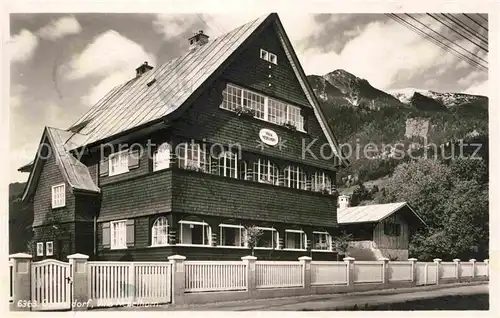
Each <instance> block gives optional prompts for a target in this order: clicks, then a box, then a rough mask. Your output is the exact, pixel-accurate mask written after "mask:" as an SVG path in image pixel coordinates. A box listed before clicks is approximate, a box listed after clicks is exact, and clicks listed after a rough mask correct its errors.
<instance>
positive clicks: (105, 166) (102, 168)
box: [99, 158, 109, 177]
mask: <svg viewBox="0 0 500 318" xmlns="http://www.w3.org/2000/svg"><path fill="white" fill-rule="evenodd" d="M108 162H109V161H108V158H106V159H103V160H101V162H100V163H99V176H101V177H105V176H107V175H108V173H109V163H108Z"/></svg>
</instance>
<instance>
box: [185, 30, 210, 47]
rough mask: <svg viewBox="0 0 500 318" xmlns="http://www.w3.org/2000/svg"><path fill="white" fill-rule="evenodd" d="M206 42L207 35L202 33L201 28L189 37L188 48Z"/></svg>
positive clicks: (199, 45)
mask: <svg viewBox="0 0 500 318" xmlns="http://www.w3.org/2000/svg"><path fill="white" fill-rule="evenodd" d="M207 43H208V35H206V34H205V33H203V30H200V31H198V33H195V34H194V35H193V36H192V37H190V38H189V50H194V49H196V48H197V47H201V46H203V45H205V44H207Z"/></svg>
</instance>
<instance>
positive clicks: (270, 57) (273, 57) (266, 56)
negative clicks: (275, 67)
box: [260, 49, 278, 64]
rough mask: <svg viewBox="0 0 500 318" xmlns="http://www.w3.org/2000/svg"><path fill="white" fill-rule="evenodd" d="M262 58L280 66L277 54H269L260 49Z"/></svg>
mask: <svg viewBox="0 0 500 318" xmlns="http://www.w3.org/2000/svg"><path fill="white" fill-rule="evenodd" d="M260 58H261V59H263V60H266V61H268V62H271V63H273V64H278V57H277V56H276V54H274V53H271V52H268V51H266V50H263V49H260Z"/></svg>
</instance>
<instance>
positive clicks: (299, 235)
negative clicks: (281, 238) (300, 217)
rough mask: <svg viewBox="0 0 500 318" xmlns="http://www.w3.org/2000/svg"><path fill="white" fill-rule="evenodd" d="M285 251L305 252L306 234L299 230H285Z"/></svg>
mask: <svg viewBox="0 0 500 318" xmlns="http://www.w3.org/2000/svg"><path fill="white" fill-rule="evenodd" d="M285 249H293V250H305V249H306V234H305V233H304V231H300V230H285Z"/></svg>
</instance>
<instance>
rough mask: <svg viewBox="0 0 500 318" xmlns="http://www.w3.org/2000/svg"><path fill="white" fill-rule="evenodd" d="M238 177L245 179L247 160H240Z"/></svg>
mask: <svg viewBox="0 0 500 318" xmlns="http://www.w3.org/2000/svg"><path fill="white" fill-rule="evenodd" d="M239 166H240V167H239V168H240V179H242V180H247V162H246V161H240V165H239Z"/></svg>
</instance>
